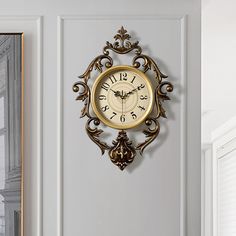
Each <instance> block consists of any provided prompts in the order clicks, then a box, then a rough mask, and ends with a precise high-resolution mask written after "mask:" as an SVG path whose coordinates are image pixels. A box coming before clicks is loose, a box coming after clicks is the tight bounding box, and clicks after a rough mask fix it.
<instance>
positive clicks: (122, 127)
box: [73, 27, 173, 170]
mask: <svg viewBox="0 0 236 236" xmlns="http://www.w3.org/2000/svg"><path fill="white" fill-rule="evenodd" d="M114 38H115V42H114V43H113V44H111V43H110V42H107V43H106V46H105V47H104V48H103V54H102V55H99V56H97V57H95V59H94V60H93V61H92V62H91V63H90V64H89V66H88V68H87V69H86V71H85V72H84V74H82V75H81V76H79V78H80V79H82V81H81V80H80V81H78V82H76V83H75V84H74V85H73V91H74V92H76V93H79V94H78V96H77V98H76V100H81V101H83V102H84V107H83V109H82V110H81V118H82V117H87V118H88V120H87V123H86V131H87V134H88V136H89V137H90V139H91V140H92V141H93V142H94V143H96V144H97V145H98V146H99V147H100V149H101V151H102V154H104V153H105V151H106V150H107V151H108V153H109V156H110V159H111V161H112V162H113V163H114V164H115V165H117V166H118V167H119V168H120V169H121V170H123V169H124V168H125V167H126V166H127V165H128V164H130V163H131V162H132V161H133V160H134V157H135V155H136V152H139V153H140V154H142V153H143V151H144V149H145V148H146V147H147V146H148V145H149V144H150V143H151V142H152V141H153V140H154V139H155V138H156V137H157V136H158V134H159V131H160V124H159V122H158V119H159V118H160V117H163V118H167V117H166V114H165V110H164V108H163V105H162V103H163V102H164V101H165V100H170V98H169V97H168V96H167V93H168V92H172V91H173V86H172V84H171V83H170V82H168V81H166V78H167V76H166V75H164V74H163V73H161V71H160V69H159V68H158V66H157V64H156V63H155V62H154V60H153V59H152V58H151V57H149V56H147V55H144V54H142V49H141V47H140V46H139V45H138V44H139V42H138V41H137V42H134V43H132V42H131V41H130V38H131V36H130V35H129V34H128V33H127V30H125V29H124V28H123V27H121V29H120V30H118V33H117V34H116V35H115V36H114ZM110 51H113V52H114V53H117V54H127V53H134V57H133V60H132V64H131V65H115V66H114V65H113V59H112V57H111V56H110ZM141 62H142V64H141ZM103 68H104V70H103ZM94 70H98V71H99V72H100V75H99V76H98V77H97V78H95V80H94V83H93V84H92V86H89V85H88V81H89V80H90V79H91V77H92V72H93V71H94ZM149 70H150V71H152V74H153V75H152V76H147V73H146V72H147V71H149ZM90 87H91V88H90ZM101 122H102V123H103V124H104V125H106V126H108V127H110V128H112V129H117V130H118V135H117V138H116V139H115V140H113V141H112V143H111V144H108V143H106V142H105V141H103V140H102V139H101V134H102V133H103V132H104V131H103V130H102V129H101V128H99V125H100V124H101ZM92 124H93V125H92ZM142 124H145V126H146V128H145V129H144V130H143V131H142V132H143V133H144V135H145V138H144V140H143V141H142V142H141V143H138V144H136V145H135V144H134V140H130V139H129V138H128V135H127V132H128V131H129V130H132V129H133V128H136V129H137V127H140V126H141V125H142Z"/></svg>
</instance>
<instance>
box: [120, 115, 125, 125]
mask: <svg viewBox="0 0 236 236" xmlns="http://www.w3.org/2000/svg"><path fill="white" fill-rule="evenodd" d="M120 121H121V122H122V123H123V122H125V115H124V114H123V115H121V116H120Z"/></svg>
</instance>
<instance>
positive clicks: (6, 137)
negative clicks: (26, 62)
mask: <svg viewBox="0 0 236 236" xmlns="http://www.w3.org/2000/svg"><path fill="white" fill-rule="evenodd" d="M22 45H23V34H22V33H1V34H0V235H1V236H13V235H14V236H20V235H23V234H22V232H23V227H22V221H23V217H22V214H23V211H22V209H23V208H22V206H23V204H22V199H23V180H22V177H23V175H22V173H23V170H22V160H23V155H22V154H23V148H22V146H23V140H22V137H23V133H22V131H23V127H22V124H23V122H22V121H23V119H22V118H23V112H22V109H23V99H22V95H23V92H22V91H23V79H22V78H23V71H22V68H23V66H22V64H23V60H22V58H23V46H22Z"/></svg>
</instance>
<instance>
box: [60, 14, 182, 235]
mask: <svg viewBox="0 0 236 236" xmlns="http://www.w3.org/2000/svg"><path fill="white" fill-rule="evenodd" d="M182 20H183V19H182V18H181V17H180V18H177V17H153V18H150V17H147V18H142V17H140V18H139V17H134V18H127V19H126V18H123V19H122V18H120V19H119V18H118V19H116V18H113V17H111V18H109V17H108V18H106V17H105V18H101V19H97V18H96V19H95V18H80V17H74V18H70V17H68V18H64V19H63V20H62V22H61V24H62V25H61V27H62V28H63V31H62V32H63V34H62V35H61V37H62V42H63V44H62V54H63V60H62V65H61V67H62V68H63V69H62V70H63V77H62V79H63V85H64V86H63V90H62V92H63V94H62V97H63V100H62V107H63V122H62V129H63V140H62V143H63V153H62V158H63V180H62V182H63V196H64V199H63V213H64V214H63V219H64V221H63V225H64V235H65V236H67V235H68V236H69V235H86V236H90V235H99V236H108V235H109V236H110V235H113V236H119V235H121V234H125V235H139V236H143V235H150V236H154V235H166V236H167V235H171V236H173V235H179V234H180V222H181V219H180V215H181V212H180V211H181V209H180V205H181V199H180V197H181V195H183V193H181V192H180V191H181V184H182V183H181V174H183V173H182V172H183V171H184V169H181V167H182V166H181V165H182V163H181V158H183V157H181V150H180V147H181V145H183V144H182V143H181V142H182V141H183V140H181V138H180V137H181V136H182V135H183V134H181V132H184V130H185V127H183V125H185V124H182V123H181V119H182V118H181V115H184V114H182V110H181V109H183V103H184V99H185V98H184V97H185V96H183V100H182V101H181V100H179V98H178V97H179V96H182V95H181V94H180V90H179V88H182V89H183V87H184V86H185V85H184V84H183V78H182V77H181V76H182V74H181V73H182V71H181V70H182V66H183V65H182V64H181V63H183V61H184V58H183V55H182V50H183V48H182V47H183V41H184V38H183V37H184V34H182V31H183V30H184V29H183V25H182ZM121 25H123V26H124V27H125V28H126V29H127V30H128V31H130V32H131V35H132V36H133V38H132V39H133V40H137V39H138V40H139V41H140V45H141V46H142V47H143V53H144V54H148V55H150V56H152V57H154V58H155V59H156V60H157V63H158V65H159V66H160V69H161V71H162V72H163V73H165V74H167V75H169V81H170V82H171V83H173V84H174V86H175V87H176V88H175V90H174V92H173V93H172V94H171V95H170V96H171V99H172V100H171V102H169V104H167V103H164V106H165V107H166V108H167V116H168V119H167V120H164V119H162V120H161V132H160V135H159V137H158V139H157V140H155V141H154V143H153V144H152V145H151V146H150V147H148V148H147V150H146V151H145V152H144V155H143V157H140V156H137V157H136V158H135V160H134V163H132V164H131V165H130V166H128V167H127V169H126V170H124V171H123V172H121V171H120V170H119V169H118V168H117V167H116V166H114V165H113V164H112V163H111V161H110V160H109V157H108V155H107V154H105V155H104V156H103V157H101V152H100V150H99V148H98V147H97V146H96V145H95V144H94V143H93V142H92V141H91V140H90V139H89V137H88V136H87V134H86V131H85V127H84V126H85V119H79V116H80V110H81V109H82V103H81V102H77V101H75V97H76V94H75V93H73V92H72V85H73V83H74V82H75V81H77V76H78V75H80V74H82V73H83V72H84V70H85V69H86V67H87V65H88V64H89V63H90V61H91V60H92V59H93V58H94V57H95V56H97V55H99V54H101V53H102V49H103V47H104V46H105V42H106V41H107V40H109V41H113V36H114V35H115V34H116V31H117V30H118V29H119V28H120V26H121ZM75 29H76V30H75ZM129 60H130V58H126V57H124V56H123V57H122V56H120V57H119V60H116V62H118V63H120V64H125V63H128V61H129ZM93 79H94V78H93ZM110 141H111V140H110ZM61 184H62V183H61ZM169 225H171V227H169Z"/></svg>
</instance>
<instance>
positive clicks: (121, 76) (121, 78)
mask: <svg viewBox="0 0 236 236" xmlns="http://www.w3.org/2000/svg"><path fill="white" fill-rule="evenodd" d="M120 80H125V81H126V80H127V73H126V72H122V73H120Z"/></svg>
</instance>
